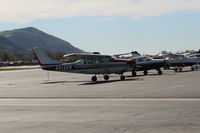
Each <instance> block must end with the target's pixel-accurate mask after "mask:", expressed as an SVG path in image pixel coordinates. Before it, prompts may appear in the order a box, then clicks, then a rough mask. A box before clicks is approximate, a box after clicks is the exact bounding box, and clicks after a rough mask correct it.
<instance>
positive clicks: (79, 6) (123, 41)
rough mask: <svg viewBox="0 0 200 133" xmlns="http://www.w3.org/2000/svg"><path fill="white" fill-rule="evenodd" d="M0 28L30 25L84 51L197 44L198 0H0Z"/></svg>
mask: <svg viewBox="0 0 200 133" xmlns="http://www.w3.org/2000/svg"><path fill="white" fill-rule="evenodd" d="M0 3H1V4H0V31H4V30H11V29H17V28H24V27H30V26H31V27H35V28H38V29H40V30H42V31H44V32H47V33H49V34H52V35H54V36H57V37H59V38H62V39H64V40H66V41H68V42H70V43H71V44H72V45H74V46H76V47H79V48H81V49H83V50H85V51H99V52H101V53H103V54H118V53H124V52H130V51H133V50H137V51H139V52H140V53H145V54H157V53H159V52H160V51H162V50H167V51H172V52H175V51H184V50H186V49H189V50H191V49H194V50H198V49H200V0H16V1H13V0H0Z"/></svg>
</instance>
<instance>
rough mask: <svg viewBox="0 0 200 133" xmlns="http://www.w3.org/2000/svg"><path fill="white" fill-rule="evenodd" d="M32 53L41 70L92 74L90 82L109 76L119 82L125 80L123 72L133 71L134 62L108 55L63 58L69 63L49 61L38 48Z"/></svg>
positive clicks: (76, 55)
mask: <svg viewBox="0 0 200 133" xmlns="http://www.w3.org/2000/svg"><path fill="white" fill-rule="evenodd" d="M33 53H34V55H35V57H36V59H37V60H38V63H39V64H40V65H41V68H42V69H43V70H47V71H59V72H71V73H82V74H94V76H92V78H91V80H92V81H97V76H96V75H100V74H102V75H104V79H105V80H108V79H109V74H119V75H120V79H121V80H125V76H124V75H123V74H124V73H125V72H128V71H130V69H134V66H135V62H134V61H132V60H125V59H117V58H115V57H113V56H110V55H100V54H89V53H74V54H68V55H65V56H64V59H65V60H70V61H73V62H71V63H66V62H61V61H58V60H53V59H50V58H49V57H48V56H47V55H46V54H45V53H44V52H43V51H41V50H40V49H39V48H34V49H33Z"/></svg>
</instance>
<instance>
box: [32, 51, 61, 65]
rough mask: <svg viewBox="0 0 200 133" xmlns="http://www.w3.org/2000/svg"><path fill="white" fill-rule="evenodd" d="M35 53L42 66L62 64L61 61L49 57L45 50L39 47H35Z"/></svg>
mask: <svg viewBox="0 0 200 133" xmlns="http://www.w3.org/2000/svg"><path fill="white" fill-rule="evenodd" d="M33 53H34V55H35V57H36V59H37V60H38V62H39V64H40V65H41V66H46V65H58V64H61V62H60V61H57V60H53V59H51V58H49V57H48V56H47V55H46V54H45V53H44V52H43V51H41V49H39V48H34V49H33Z"/></svg>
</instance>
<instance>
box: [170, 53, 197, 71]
mask: <svg viewBox="0 0 200 133" xmlns="http://www.w3.org/2000/svg"><path fill="white" fill-rule="evenodd" d="M167 60H168V61H169V62H170V67H174V71H176V72H177V71H179V72H182V70H183V67H187V66H190V67H191V71H194V70H195V69H196V68H197V65H198V64H199V63H200V58H199V57H197V54H195V55H189V56H186V55H176V54H174V55H173V54H171V55H169V57H168V58H167Z"/></svg>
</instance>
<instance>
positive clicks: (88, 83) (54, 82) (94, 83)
mask: <svg viewBox="0 0 200 133" xmlns="http://www.w3.org/2000/svg"><path fill="white" fill-rule="evenodd" d="M142 80H143V79H142V78H127V79H126V80H124V81H121V80H108V81H103V80H102V81H96V82H92V81H46V82H43V83H41V84H65V83H80V82H81V84H79V85H97V84H106V83H113V82H126V81H142ZM82 82H84V83H82Z"/></svg>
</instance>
